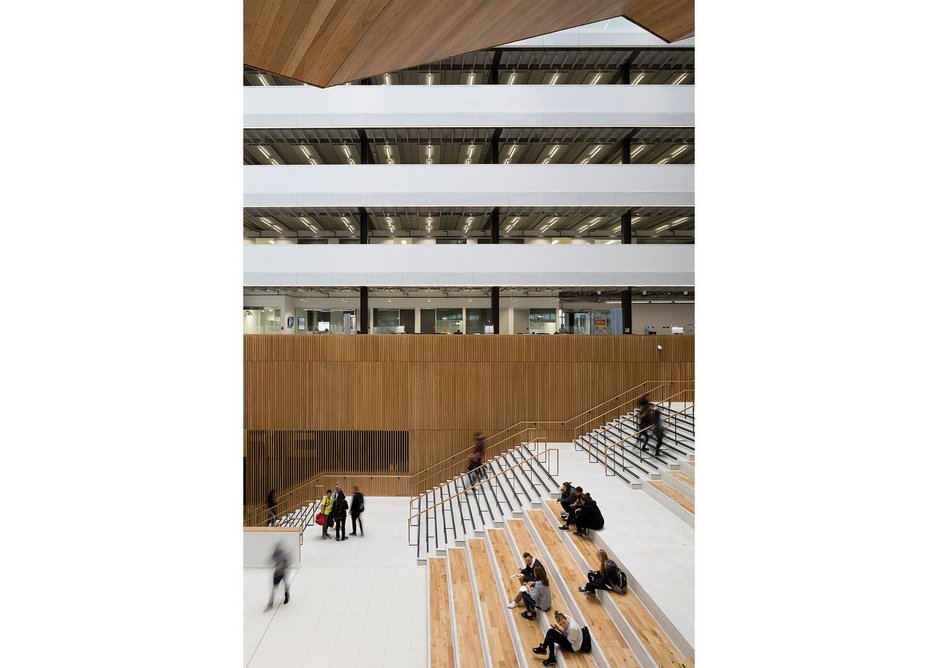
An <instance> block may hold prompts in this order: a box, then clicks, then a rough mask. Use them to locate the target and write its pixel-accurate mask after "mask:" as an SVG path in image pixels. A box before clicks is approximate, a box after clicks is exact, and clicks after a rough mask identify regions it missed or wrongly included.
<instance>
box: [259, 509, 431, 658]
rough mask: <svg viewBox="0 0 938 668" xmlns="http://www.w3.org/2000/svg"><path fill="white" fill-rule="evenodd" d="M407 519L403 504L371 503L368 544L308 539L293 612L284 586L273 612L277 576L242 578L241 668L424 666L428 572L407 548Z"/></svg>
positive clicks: (293, 582)
mask: <svg viewBox="0 0 938 668" xmlns="http://www.w3.org/2000/svg"><path fill="white" fill-rule="evenodd" d="M407 513H408V499H406V498H400V497H387V498H378V497H374V498H369V499H367V501H366V510H365V514H364V516H363V517H364V519H365V522H367V527H366V530H365V535H364V536H363V537H359V536H350V537H349V539H348V540H346V541H342V542H336V541H335V540H332V539H330V540H323V539H322V538H321V537H320V533H321V530H320V528H319V527H310V528H309V529H307V531H306V535H305V537H304V543H303V552H302V559H301V563H300V565H299V567H298V568H293V569H291V571H290V573H289V579H290V603H289V604H288V605H283V587H282V585H281V586H280V587H279V588H278V590H277V594H276V596H275V598H274V607H273V609H272V610H270V611H269V612H268V611H265V608H266V606H267V600H268V598H269V596H270V586H271V573H272V572H271V570H270V569H264V568H245V569H244V666H245V667H248V668H305V667H312V666H325V665H330V664H335V665H341V666H361V667H363V668H367V667H371V666H380V667H388V668H397V667H401V668H404V667H406V666H416V667H421V666H426V665H427V579H426V567H425V566H418V565H417V563H416V552H415V549H414V548H411V547H408V546H407V536H406V531H405V527H406V524H407ZM348 528H349V530H350V529H351V524H350V523H349V527H348ZM331 533H332V532H331V531H330V534H331Z"/></svg>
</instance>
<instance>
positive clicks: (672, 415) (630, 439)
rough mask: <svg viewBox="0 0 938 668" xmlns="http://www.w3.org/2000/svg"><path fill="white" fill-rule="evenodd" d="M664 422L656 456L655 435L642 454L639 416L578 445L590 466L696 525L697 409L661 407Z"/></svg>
mask: <svg viewBox="0 0 938 668" xmlns="http://www.w3.org/2000/svg"><path fill="white" fill-rule="evenodd" d="M658 408H659V409H660V410H661V415H662V418H663V419H664V420H665V423H666V429H665V436H664V439H663V440H662V445H661V450H660V453H659V454H658V455H655V452H654V450H655V437H654V435H650V436H649V439H648V446H647V449H646V450H644V451H642V449H641V446H640V444H639V441H638V437H637V436H636V435H635V434H636V432H638V419H637V417H636V414H635V412H630V413H627V414H625V415H621V416H619V417H617V418H615V419H613V420H610V421H609V422H607V423H606V424H604V425H602V426H600V427H597V428H596V429H593V430H592V431H591V432H589V433H587V434H584V435H583V436H580V437H578V438H575V439H574V441H573V444H574V447H576V448H577V449H581V450H585V451H586V452H587V453H588V454H589V457H590V461H591V462H598V463H600V464H602V465H603V466H605V467H606V475H609V476H613V475H614V476H616V477H618V478H620V479H621V480H622V481H623V482H625V483H627V484H628V485H629V486H630V487H632V488H633V489H642V490H644V491H645V492H647V493H648V494H649V495H651V496H652V497H654V498H655V499H656V500H657V501H659V502H660V503H661V504H663V505H664V506H665V507H667V508H668V509H669V510H671V511H672V512H673V513H674V514H675V515H677V516H678V517H680V518H681V519H683V520H684V521H685V522H687V523H688V524H690V525H691V526H693V525H694V457H695V451H694V417H693V413H692V412H691V411H692V410H693V405H688V406H686V407H684V408H682V409H680V410H678V409H676V408H670V407H667V406H665V405H663V404H662V405H659V406H658Z"/></svg>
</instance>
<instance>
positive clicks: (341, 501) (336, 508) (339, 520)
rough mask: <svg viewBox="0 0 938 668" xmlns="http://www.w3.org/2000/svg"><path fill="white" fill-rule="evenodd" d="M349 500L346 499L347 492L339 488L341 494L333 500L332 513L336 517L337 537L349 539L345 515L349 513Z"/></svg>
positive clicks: (337, 538) (338, 538)
mask: <svg viewBox="0 0 938 668" xmlns="http://www.w3.org/2000/svg"><path fill="white" fill-rule="evenodd" d="M347 511H348V501H346V500H345V492H343V491H342V489H341V488H340V489H339V496H337V497H336V499H335V501H333V502H332V515H333V517H334V519H335V539H336V540H348V536H346V535H345V517H346V515H347V514H348V513H347Z"/></svg>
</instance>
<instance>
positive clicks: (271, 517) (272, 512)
mask: <svg viewBox="0 0 938 668" xmlns="http://www.w3.org/2000/svg"><path fill="white" fill-rule="evenodd" d="M276 522H277V491H276V490H273V489H272V490H270V491H269V492H267V526H269V527H272V526H273V525H274V524H276Z"/></svg>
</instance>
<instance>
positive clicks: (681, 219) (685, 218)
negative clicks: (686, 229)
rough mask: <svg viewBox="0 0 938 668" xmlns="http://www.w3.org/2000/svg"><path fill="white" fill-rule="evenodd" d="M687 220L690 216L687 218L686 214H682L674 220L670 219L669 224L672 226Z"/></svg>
mask: <svg viewBox="0 0 938 668" xmlns="http://www.w3.org/2000/svg"><path fill="white" fill-rule="evenodd" d="M688 220H690V218H688V217H687V216H682V217H681V218H676V219H675V220H672V221H671V222H670V223H669V224H670V225H672V226H673V225H680V224H681V223H686V222H687V221H688Z"/></svg>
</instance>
